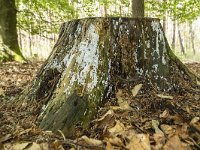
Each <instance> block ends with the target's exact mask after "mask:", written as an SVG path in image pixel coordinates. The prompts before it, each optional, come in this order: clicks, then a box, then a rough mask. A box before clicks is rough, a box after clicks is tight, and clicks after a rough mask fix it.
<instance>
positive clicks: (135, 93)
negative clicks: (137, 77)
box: [131, 84, 143, 97]
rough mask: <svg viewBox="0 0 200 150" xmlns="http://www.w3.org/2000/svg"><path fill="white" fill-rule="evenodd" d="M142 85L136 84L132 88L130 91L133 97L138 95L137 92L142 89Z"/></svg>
mask: <svg viewBox="0 0 200 150" xmlns="http://www.w3.org/2000/svg"><path fill="white" fill-rule="evenodd" d="M142 85H143V84H138V85H136V86H134V88H133V89H132V90H131V93H132V95H133V97H135V96H136V95H137V94H138V92H139V91H140V89H141V88H142Z"/></svg>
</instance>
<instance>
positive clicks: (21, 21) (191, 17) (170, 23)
mask: <svg viewBox="0 0 200 150" xmlns="http://www.w3.org/2000/svg"><path fill="white" fill-rule="evenodd" d="M131 2H132V1H131V0H59V1H57V0H51V1H48V0H16V7H17V12H18V13H17V29H18V41H19V45H20V48H21V51H22V53H23V55H24V56H25V57H26V58H29V59H35V58H37V59H39V60H44V59H46V58H47V57H48V55H49V53H50V52H51V50H52V48H53V45H54V44H55V42H56V40H57V37H58V33H59V28H60V25H61V23H63V22H66V21H69V20H72V19H77V18H85V17H114V16H116V17H117V16H122V17H131V16H132V14H131V13H132V8H131ZM145 17H157V18H160V19H161V23H162V25H163V29H164V31H165V34H166V36H167V39H168V42H169V44H170V46H171V48H172V50H173V51H174V52H175V54H176V55H178V57H179V58H181V59H182V60H184V61H191V60H193V61H200V49H199V47H200V42H199V40H200V34H198V33H200V1H199V0H145Z"/></svg>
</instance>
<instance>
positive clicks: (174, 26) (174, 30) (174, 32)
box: [172, 20, 176, 50]
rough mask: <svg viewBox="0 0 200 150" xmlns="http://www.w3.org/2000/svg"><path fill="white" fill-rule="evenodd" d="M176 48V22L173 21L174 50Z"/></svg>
mask: <svg viewBox="0 0 200 150" xmlns="http://www.w3.org/2000/svg"><path fill="white" fill-rule="evenodd" d="M175 47H176V20H173V36H172V49H173V50H175Z"/></svg>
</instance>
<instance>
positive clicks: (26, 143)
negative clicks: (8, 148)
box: [12, 142, 32, 150]
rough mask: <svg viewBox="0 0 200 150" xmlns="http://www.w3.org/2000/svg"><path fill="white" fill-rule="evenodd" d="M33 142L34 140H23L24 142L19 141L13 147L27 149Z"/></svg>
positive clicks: (17, 149)
mask: <svg viewBox="0 0 200 150" xmlns="http://www.w3.org/2000/svg"><path fill="white" fill-rule="evenodd" d="M31 144H32V142H23V143H20V142H17V143H14V144H13V146H12V148H13V150H22V149H27V148H28V147H29V146H30V145H31Z"/></svg>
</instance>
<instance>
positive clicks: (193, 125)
mask: <svg viewBox="0 0 200 150" xmlns="http://www.w3.org/2000/svg"><path fill="white" fill-rule="evenodd" d="M42 63H43V62H33V63H29V64H20V63H16V62H7V63H2V64H0V149H5V150H10V149H16V150H17V149H19V150H22V149H30V150H32V149H33V150H50V149H55V150H57V149H59V150H62V149H72V150H74V149H81V150H82V149H100V150H101V149H107V150H113V149H126V150H129V149H130V150H150V149H155V150H157V149H164V150H173V149H174V150H175V149H177V150H186V149H200V118H199V117H200V103H199V102H200V93H199V90H198V89H182V92H180V93H178V94H177V93H168V94H161V93H157V91H152V90H151V91H150V90H149V91H148V90H143V92H139V91H140V89H141V87H142V84H137V85H136V86H135V87H134V88H133V89H132V95H134V96H132V97H131V96H130V93H128V92H127V91H126V89H121V90H118V92H117V93H116V98H115V99H114V100H108V101H107V103H106V104H105V106H104V107H102V108H101V109H100V110H99V112H98V114H97V116H96V118H95V119H94V120H93V121H91V124H90V130H89V131H88V130H83V129H82V131H83V132H82V133H84V134H81V133H80V134H78V133H77V135H78V136H76V137H73V138H71V139H68V138H66V137H65V136H64V135H63V133H62V131H60V130H59V131H58V132H57V133H52V132H51V131H43V130H41V129H40V128H39V127H37V124H36V122H35V121H36V118H37V116H36V115H34V113H32V114H30V112H28V111H26V109H25V110H24V109H22V108H17V107H16V106H14V105H10V101H12V100H13V99H15V98H16V97H17V96H18V95H20V93H21V92H22V91H23V90H24V89H25V87H26V86H27V85H29V84H30V83H31V81H32V79H33V78H34V77H35V75H36V73H37V70H38V69H39V68H40V66H41V65H42ZM186 65H187V66H188V67H189V68H190V69H191V70H193V71H194V72H195V73H196V74H197V75H198V76H200V63H195V62H193V63H188V64H186ZM135 95H137V96H135ZM119 101H120V103H119ZM25 107H29V106H25ZM33 112H34V110H33ZM78 130H79V129H78V128H77V131H78Z"/></svg>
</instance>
